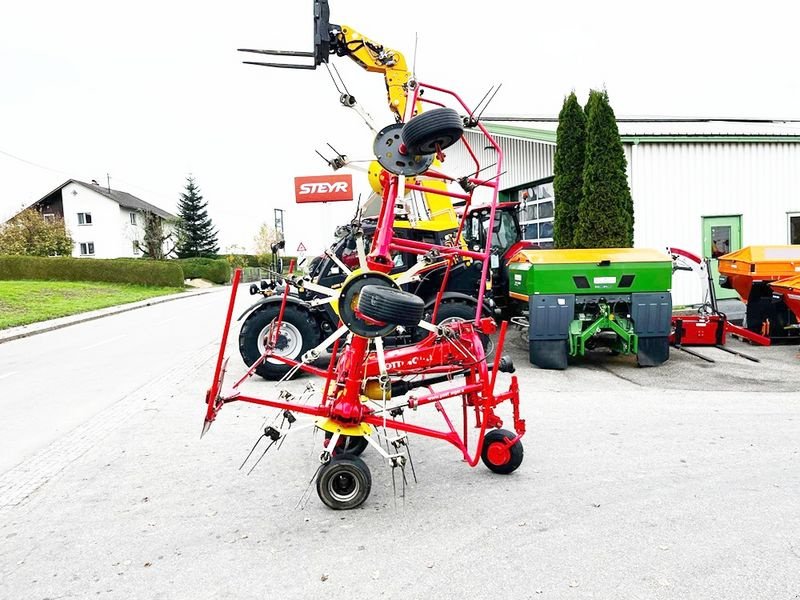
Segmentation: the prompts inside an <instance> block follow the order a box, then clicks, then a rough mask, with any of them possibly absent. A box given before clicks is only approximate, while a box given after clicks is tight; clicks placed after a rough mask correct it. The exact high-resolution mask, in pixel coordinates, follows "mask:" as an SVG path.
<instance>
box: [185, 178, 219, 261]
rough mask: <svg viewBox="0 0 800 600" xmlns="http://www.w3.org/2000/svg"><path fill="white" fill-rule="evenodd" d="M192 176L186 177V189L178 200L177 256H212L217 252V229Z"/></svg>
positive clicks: (206, 203)
mask: <svg viewBox="0 0 800 600" xmlns="http://www.w3.org/2000/svg"><path fill="white" fill-rule="evenodd" d="M207 209H208V202H204V201H203V196H201V195H200V189H199V188H198V187H197V185H196V184H195V182H194V177H192V176H191V175H189V176H188V177H187V178H186V190H185V191H184V192H183V193H182V194H181V199H180V200H179V201H178V219H179V220H178V245H177V253H178V258H192V257H197V256H201V257H214V256H216V255H217V252H219V245H218V244H217V231H216V229H214V224H213V223H212V222H211V217H209V216H208V210H207Z"/></svg>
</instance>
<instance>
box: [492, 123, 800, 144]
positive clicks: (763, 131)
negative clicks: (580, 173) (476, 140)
mask: <svg viewBox="0 0 800 600" xmlns="http://www.w3.org/2000/svg"><path fill="white" fill-rule="evenodd" d="M481 122H483V123H484V125H485V126H486V128H487V129H488V130H489V131H490V132H492V133H496V134H498V135H507V136H510V137H517V138H522V139H530V140H536V141H540V142H548V143H555V141H556V128H557V127H558V118H556V117H483V118H482V119H481ZM617 126H618V127H619V134H620V138H621V140H622V142H623V143H629V144H636V143H647V142H650V143H653V142H675V143H686V142H721V143H725V142H728V143H732V142H736V143H746V142H800V122H798V121H793V120H787V121H776V120H760V119H725V118H663V117H655V118H650V117H630V118H628V117H625V118H619V119H617Z"/></svg>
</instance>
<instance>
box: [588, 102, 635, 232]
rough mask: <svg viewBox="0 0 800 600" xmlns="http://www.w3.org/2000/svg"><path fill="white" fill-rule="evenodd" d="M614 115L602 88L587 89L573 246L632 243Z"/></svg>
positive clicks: (630, 207)
mask: <svg viewBox="0 0 800 600" xmlns="http://www.w3.org/2000/svg"><path fill="white" fill-rule="evenodd" d="M626 168H627V161H626V160H625V153H624V151H623V149H622V142H621V141H620V139H619V130H618V129H617V119H616V117H615V116H614V111H613V110H612V108H611V105H610V104H609V102H608V93H607V92H606V91H605V90H604V91H602V92H599V91H597V90H592V91H591V92H589V101H588V102H587V104H586V158H585V164H584V168H583V200H581V203H580V206H579V207H578V225H577V227H576V229H575V246H576V247H577V248H630V247H631V246H633V200H632V199H631V192H630V188H628V176H627V174H626Z"/></svg>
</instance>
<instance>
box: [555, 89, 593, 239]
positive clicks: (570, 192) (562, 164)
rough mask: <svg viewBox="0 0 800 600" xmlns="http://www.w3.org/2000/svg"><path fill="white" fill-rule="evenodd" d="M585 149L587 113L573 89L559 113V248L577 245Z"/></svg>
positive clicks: (557, 179) (556, 204) (557, 163)
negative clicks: (576, 233)
mask: <svg viewBox="0 0 800 600" xmlns="http://www.w3.org/2000/svg"><path fill="white" fill-rule="evenodd" d="M585 151H586V115H584V113H583V109H582V108H581V105H580V104H579V103H578V98H577V97H576V96H575V92H574V91H573V92H572V93H571V94H570V95H569V96H567V97H566V98H564V106H563V107H562V108H561V112H560V113H559V114H558V130H557V132H556V155H555V165H554V173H555V179H554V181H553V191H554V192H555V197H556V202H555V215H554V219H553V243H554V245H555V247H556V248H574V247H575V246H574V243H575V228H576V226H577V224H578V206H579V205H580V202H581V198H583V163H584V155H585Z"/></svg>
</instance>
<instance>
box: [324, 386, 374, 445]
mask: <svg viewBox="0 0 800 600" xmlns="http://www.w3.org/2000/svg"><path fill="white" fill-rule="evenodd" d="M362 400H366V397H364V396H362ZM317 427H319V428H320V429H322V430H324V431H330V432H331V433H336V432H339V433H340V434H342V435H350V436H354V437H359V436H364V435H371V434H372V428H371V427H370V426H369V425H367V424H366V423H359V424H358V425H353V426H352V427H343V426H342V425H340V424H339V423H337V422H336V421H332V420H331V419H320V420H319V421H317Z"/></svg>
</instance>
